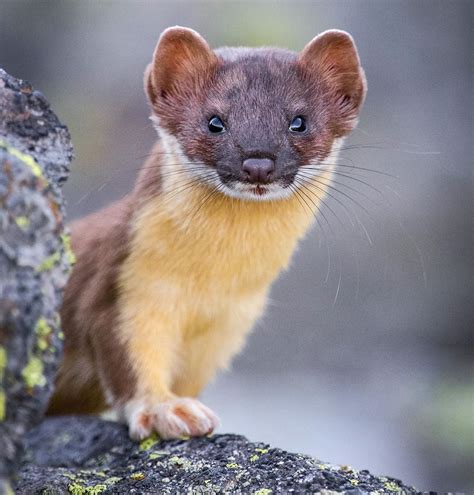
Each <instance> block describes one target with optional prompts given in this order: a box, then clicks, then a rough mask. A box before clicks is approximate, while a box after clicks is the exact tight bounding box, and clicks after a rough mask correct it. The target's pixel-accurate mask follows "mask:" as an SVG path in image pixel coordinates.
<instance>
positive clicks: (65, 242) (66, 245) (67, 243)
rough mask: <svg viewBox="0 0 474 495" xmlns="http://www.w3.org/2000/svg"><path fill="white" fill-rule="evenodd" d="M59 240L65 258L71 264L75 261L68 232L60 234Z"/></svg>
mask: <svg viewBox="0 0 474 495" xmlns="http://www.w3.org/2000/svg"><path fill="white" fill-rule="evenodd" d="M61 241H62V243H63V247H64V251H65V253H66V259H67V260H68V262H69V263H70V264H71V265H74V263H75V262H76V255H75V254H74V251H73V250H72V247H71V236H70V235H69V234H61Z"/></svg>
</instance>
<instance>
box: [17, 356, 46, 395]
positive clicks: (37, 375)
mask: <svg viewBox="0 0 474 495" xmlns="http://www.w3.org/2000/svg"><path fill="white" fill-rule="evenodd" d="M21 376H22V377H23V380H24V382H25V384H26V386H27V387H28V388H34V387H44V386H45V385H46V377H45V376H44V374H43V362H42V361H41V359H39V358H38V357H36V356H31V357H30V360H29V361H28V364H27V365H26V366H25V367H24V368H23V370H22V372H21Z"/></svg>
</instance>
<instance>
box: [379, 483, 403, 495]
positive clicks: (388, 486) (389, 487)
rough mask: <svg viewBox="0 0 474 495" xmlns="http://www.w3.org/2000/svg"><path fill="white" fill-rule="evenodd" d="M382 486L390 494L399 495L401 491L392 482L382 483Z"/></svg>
mask: <svg viewBox="0 0 474 495" xmlns="http://www.w3.org/2000/svg"><path fill="white" fill-rule="evenodd" d="M383 486H384V487H385V488H386V489H387V490H390V491H391V492H395V493H401V491H402V489H401V488H400V487H399V486H398V485H397V484H396V483H394V482H393V481H388V482H387V483H384V484H383Z"/></svg>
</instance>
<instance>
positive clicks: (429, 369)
mask: <svg viewBox="0 0 474 495" xmlns="http://www.w3.org/2000/svg"><path fill="white" fill-rule="evenodd" d="M175 24H181V25H185V26H189V27H193V28H194V29H196V30H198V31H199V32H201V34H203V35H204V36H205V37H206V38H207V40H208V41H209V42H210V44H211V45H212V46H214V47H217V46H220V45H224V44H227V45H251V46H259V45H278V46H283V47H287V48H291V49H294V50H299V49H301V48H302V47H303V46H304V44H305V43H306V42H308V41H309V40H310V39H311V38H312V37H313V36H314V35H316V34H317V33H319V32H320V31H322V30H325V29H328V28H339V29H345V30H348V31H350V32H351V33H352V35H353V36H354V38H355V40H356V42H357V45H358V48H359V52H360V56H361V59H362V62H363V65H364V67H365V70H366V73H367V79H368V85H369V91H368V96H367V101H366V104H365V107H364V109H363V111H362V114H361V119H360V125H359V128H358V129H357V130H356V131H355V132H354V133H353V135H352V136H351V138H350V139H349V141H348V143H347V144H348V145H349V146H350V149H347V150H345V151H344V152H343V153H342V156H341V163H342V164H345V165H351V164H353V165H355V166H357V167H364V168H367V169H373V170H376V171H377V172H373V171H372V170H367V171H364V170H358V169H349V168H346V169H345V170H344V171H347V173H348V175H350V176H351V178H348V177H347V178H346V177H338V181H339V182H340V184H337V185H336V187H337V189H338V191H337V192H336V191H333V195H334V198H328V207H327V208H326V218H327V220H328V223H329V224H330V225H331V230H330V229H329V227H328V224H327V223H326V222H325V221H324V220H322V221H321V223H322V226H323V229H324V232H323V231H322V229H320V228H317V227H315V228H314V229H313V230H312V231H311V232H310V234H309V235H308V236H307V238H306V240H305V241H304V243H303V244H302V245H301V247H300V249H299V250H298V252H297V253H296V256H295V257H294V262H293V264H292V267H291V269H290V270H289V272H288V273H285V274H283V275H282V276H281V277H280V279H279V280H278V281H277V283H276V284H275V287H274V290H273V292H272V301H271V304H270V306H269V308H268V311H267V315H266V316H265V318H264V319H263V320H262V321H261V322H260V323H259V324H258V325H257V328H256V329H255V332H254V333H253V335H252V337H251V338H250V339H249V342H248V345H247V347H246V349H245V351H244V352H243V353H242V354H241V355H240V356H239V357H238V358H237V359H236V360H235V363H234V366H233V368H232V370H231V371H230V372H228V373H226V374H223V375H221V376H219V377H218V379H217V380H216V381H215V382H214V383H213V384H212V385H211V386H210V387H209V388H208V390H207V391H206V393H205V397H204V398H205V400H206V401H207V403H208V404H209V405H210V406H212V407H214V408H215V409H216V410H217V412H218V413H219V414H220V416H221V419H222V427H221V430H222V431H233V432H238V433H242V434H245V435H248V436H249V437H250V438H251V439H253V440H262V441H267V442H270V443H272V444H274V445H276V446H280V447H282V448H286V449H289V450H293V451H299V452H304V453H308V454H312V455H314V456H317V457H319V458H321V459H323V460H325V461H331V462H335V463H340V464H349V465H352V466H354V467H357V468H360V469H362V468H369V469H370V470H371V471H373V472H374V473H378V474H390V475H392V476H395V477H400V478H402V479H404V481H405V482H407V483H411V484H414V485H415V486H416V487H417V488H419V489H420V490H437V491H466V492H468V491H472V489H473V488H474V482H473V479H472V474H471V471H472V458H473V453H474V452H473V451H474V434H473V412H474V395H473V394H474V387H473V380H472V378H473V368H472V350H473V349H472V340H471V337H470V334H471V328H472V326H473V325H472V324H473V314H472V308H473V300H472V294H473V290H472V289H473V270H472V254H473V253H472V213H473V208H472V206H473V203H472V163H473V148H472V139H473V120H472V119H473V108H472V103H473V86H472V84H473V57H472V53H473V43H472V41H473V40H472V32H473V10H472V5H471V3H470V2H469V1H454V0H452V1H435V0H432V1H427V0H423V1H420V0H417V1H413V0H407V1H398V0H390V1H388V0H384V1H382V0H373V1H365V0H359V1H352V2H349V1H334V0H330V1H320V2H315V1H313V2H303V1H291V2H269V1H268V2H265V1H263V2H258V1H252V2H250V1H248V2H222V1H215V2H211V1H206V2H179V1H174V2H158V1H140V2H139V1H132V0H129V1H95V2H92V1H68V0H63V1H41V0H28V1H27V0H0V66H1V67H3V68H4V69H6V70H7V71H8V72H10V73H11V74H13V75H15V76H17V77H21V78H25V79H28V80H29V81H30V82H32V83H33V84H34V85H35V87H36V88H38V89H41V90H42V91H43V92H44V94H45V95H46V96H47V98H48V99H49V100H50V102H51V104H52V106H53V108H54V109H55V111H56V112H57V113H58V114H59V116H60V118H61V119H62V121H63V122H65V123H66V124H67V125H68V126H69V128H70V130H71V134H72V138H73V142H74V144H75V148H76V155H77V158H76V161H75V162H74V164H73V168H72V174H71V177H70V180H69V182H68V183H67V186H66V195H67V198H68V203H69V215H70V218H71V219H72V218H75V217H78V216H80V215H84V214H86V213H89V212H91V211H93V210H95V209H97V208H99V207H101V206H103V205H105V204H106V203H108V202H109V201H110V200H111V199H113V198H117V197H119V196H121V195H123V194H125V193H126V192H127V191H128V190H129V189H130V188H131V186H132V183H133V181H134V177H135V175H136V173H137V169H138V168H139V167H140V164H141V162H142V160H143V157H144V155H146V154H147V153H148V151H149V148H150V146H151V144H152V142H153V140H154V139H155V133H154V132H153V129H152V128H151V125H150V122H149V121H148V108H147V104H146V101H145V97H144V94H143V90H142V73H143V70H144V67H145V65H146V64H147V63H148V62H149V60H150V57H151V54H152V51H153V48H154V46H155V43H156V40H157V38H158V35H159V33H160V32H161V31H162V30H163V29H164V28H165V27H167V26H170V25H175ZM378 172H384V173H387V174H390V176H388V175H382V174H380V173H378ZM392 176H393V177H392ZM354 178H355V179H357V180H354ZM360 181H363V182H365V183H367V184H364V183H363V182H360ZM351 187H352V189H350V188H351ZM344 194H345V195H346V196H345V195H344ZM349 197H350V198H352V199H350V198H349ZM336 198H337V199H338V200H336ZM338 201H339V202H338ZM342 205H344V206H342ZM331 210H332V212H331ZM365 231H366V232H367V233H366V232H365ZM369 239H370V242H369Z"/></svg>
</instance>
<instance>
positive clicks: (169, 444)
mask: <svg viewBox="0 0 474 495" xmlns="http://www.w3.org/2000/svg"><path fill="white" fill-rule="evenodd" d="M15 488H16V493H17V494H18V495H33V494H44V495H46V494H47V495H59V494H63V493H64V494H66V493H70V494H74V495H86V494H87V495H94V494H99V493H115V494H129V493H130V494H132V493H136V494H175V493H252V494H257V495H268V494H270V493H274V494H276V493H289V492H290V493H314V492H320V491H321V490H329V491H335V492H346V493H352V494H354V495H356V494H362V493H367V492H372V493H375V492H376V493H379V494H382V493H401V492H403V493H418V492H417V491H416V490H415V489H413V488H411V487H408V486H405V485H403V484H402V483H401V482H400V481H398V480H395V479H392V478H388V477H377V476H373V475H372V474H370V473H369V472H368V471H356V470H354V469H352V468H350V467H348V466H334V465H330V464H327V463H323V462H321V461H318V460H316V459H313V458H311V457H308V456H304V455H300V454H291V453H288V452H285V451H283V450H280V449H276V448H272V447H270V446H268V445H265V444H262V443H251V442H249V441H247V440H246V439H245V438H244V437H241V436H237V435H214V436H212V437H210V438H194V439H190V440H174V441H166V442H165V441H158V440H157V439H156V438H153V437H152V438H149V439H147V440H144V441H143V442H141V443H140V444H137V443H134V442H132V441H131V440H130V439H129V437H128V434H127V430H126V428H125V427H124V426H123V425H120V424H118V423H113V422H109V421H104V420H101V419H99V418H94V417H63V418H52V419H48V420H47V421H45V422H44V423H43V424H41V425H40V426H39V427H38V428H36V429H35V430H34V431H33V432H31V433H30V435H29V436H28V445H27V457H26V459H25V461H24V464H23V469H22V470H21V471H20V475H19V480H18V483H17V485H16V487H15Z"/></svg>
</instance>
